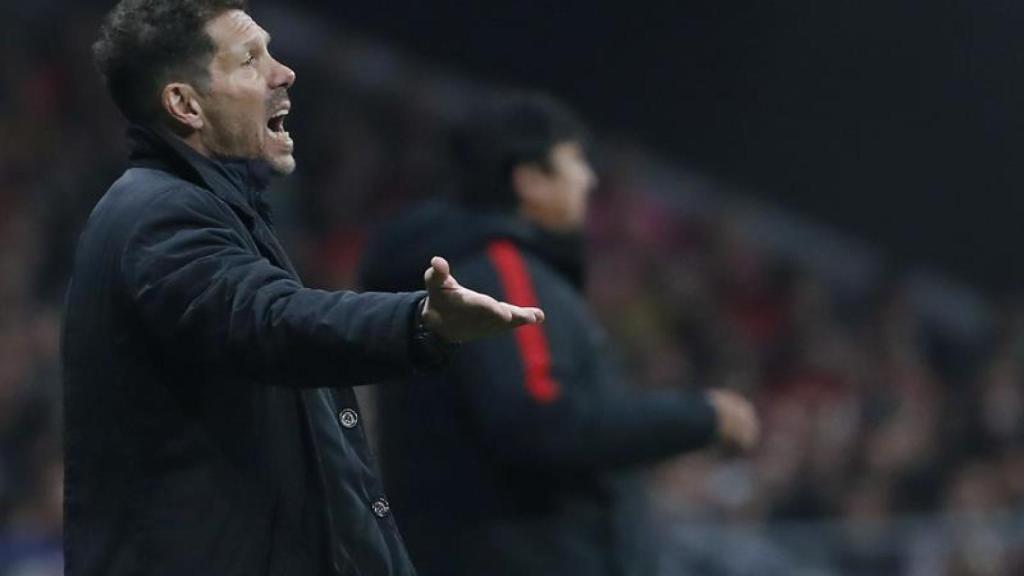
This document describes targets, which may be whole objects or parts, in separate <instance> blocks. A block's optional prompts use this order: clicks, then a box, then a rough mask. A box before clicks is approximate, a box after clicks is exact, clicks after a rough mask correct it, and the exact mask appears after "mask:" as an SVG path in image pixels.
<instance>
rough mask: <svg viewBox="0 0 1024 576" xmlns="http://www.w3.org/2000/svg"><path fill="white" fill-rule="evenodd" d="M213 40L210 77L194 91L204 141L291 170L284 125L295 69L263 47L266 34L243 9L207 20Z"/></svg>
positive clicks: (234, 154)
mask: <svg viewBox="0 0 1024 576" xmlns="http://www.w3.org/2000/svg"><path fill="white" fill-rule="evenodd" d="M206 33H207V34H209V36H210V38H211V39H212V40H213V43H214V46H215V52H214V55H213V58H212V59H211V61H210V65H209V72H210V82H209V86H208V89H207V90H204V91H202V92H201V93H200V95H199V96H198V98H199V101H200V104H201V106H202V115H203V126H202V128H201V129H200V130H199V132H200V137H201V139H202V142H203V145H204V147H205V148H206V149H208V150H209V151H210V152H212V153H214V154H218V155H222V156H231V157H236V158H249V159H262V160H265V161H266V162H267V163H268V164H270V166H271V167H272V168H273V169H274V171H275V172H277V173H279V174H290V173H291V172H292V171H293V170H295V158H294V157H293V156H292V150H293V149H294V144H293V142H292V139H291V137H290V136H289V135H288V132H286V131H285V129H284V119H285V115H287V114H288V110H289V109H290V108H291V102H290V101H289V100H288V92H287V90H288V88H289V87H290V86H291V85H292V84H293V83H294V82H295V72H293V71H292V70H291V69H289V68H288V67H287V66H285V65H283V64H281V63H280V62H278V61H277V60H274V58H273V57H271V56H270V53H269V52H268V51H267V44H268V43H269V42H270V36H269V35H268V34H267V32H266V31H264V30H263V28H260V26H259V24H257V23H256V22H255V21H253V19H252V18H250V17H249V15H248V14H246V13H245V12H242V11H241V10H230V11H227V12H225V13H223V14H221V15H220V16H218V17H216V18H214V19H213V20H210V21H209V22H208V23H207V24H206Z"/></svg>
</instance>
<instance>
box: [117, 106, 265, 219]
mask: <svg viewBox="0 0 1024 576" xmlns="http://www.w3.org/2000/svg"><path fill="white" fill-rule="evenodd" d="M128 138H129V140H131V154H130V156H129V159H130V160H131V163H132V165H133V166H141V167H147V168H157V169H160V170H164V171H166V172H170V173H171V174H174V175H176V176H178V177H180V178H184V179H185V180H188V181H189V182H192V183H193V184H196V185H197V186H201V187H203V188H206V189H208V190H210V191H211V192H213V193H214V194H215V195H216V196H217V197H219V198H220V199H221V200H223V201H225V202H227V203H228V204H229V205H231V206H232V207H234V208H236V209H238V210H239V211H241V212H242V213H243V214H245V215H247V216H249V217H250V218H254V217H256V215H257V214H259V215H260V216H262V217H263V218H264V219H265V220H269V217H270V211H269V205H267V203H266V202H265V201H264V200H263V190H264V189H266V187H267V185H268V184H269V183H270V178H271V175H272V170H271V169H270V166H268V165H267V164H266V162H262V161H259V160H246V159H239V158H216V159H214V158H208V157H206V156H203V155H202V154H200V153H199V152H196V151H195V150H193V149H192V147H190V146H189V145H188V144H185V143H184V142H183V141H182V140H181V139H180V138H177V137H176V136H174V135H172V134H170V133H168V132H167V131H166V130H163V129H159V128H150V127H148V126H141V125H137V124H136V125H132V126H131V127H130V128H129V129H128Z"/></svg>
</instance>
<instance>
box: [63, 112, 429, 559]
mask: <svg viewBox="0 0 1024 576" xmlns="http://www.w3.org/2000/svg"><path fill="white" fill-rule="evenodd" d="M133 137H134V139H135V149H134V151H133V155H132V159H133V166H132V167H131V168H130V169H128V170H127V171H126V172H125V173H124V175H123V176H122V177H121V178H120V179H119V180H118V181H117V182H115V183H114V185H113V186H111V188H110V190H109V191H108V192H107V193H106V195H105V196H104V197H103V198H102V199H101V200H100V201H99V203H98V204H97V206H96V208H95V209H94V211H93V213H92V215H91V217H90V218H89V221H88V223H87V225H86V226H85V229H84V231H83V232H82V235H81V237H80V239H79V243H78V249H77V255H76V259H75V264H74V273H73V274H74V275H73V279H72V284H71V287H70V289H69V294H68V300H67V312H66V320H65V332H64V343H63V357H64V374H65V377H64V420H65V446H64V450H65V485H64V486H65V492H64V494H65V530H64V536H65V562H66V570H67V574H69V575H72V576H129V575H131V576H137V575H140V574H146V575H167V576H201V575H207V574H209V575H217V576H266V575H273V576H305V575H321V574H331V575H335V574H345V575H348V574H363V575H370V576H380V575H389V574H396V575H409V574H413V573H414V570H413V568H412V566H411V564H410V563H409V560H408V556H407V554H406V552H405V549H404V547H403V545H402V542H401V539H400V538H399V536H398V533H397V531H396V529H395V525H394V521H393V518H392V516H391V512H390V507H389V504H388V503H387V500H386V499H385V498H384V493H383V489H382V486H381V484H380V482H379V481H378V479H377V477H376V475H375V472H374V469H373V464H372V462H371V458H370V456H369V453H368V450H367V445H366V440H365V437H364V434H363V430H362V428H363V425H362V422H360V420H359V412H358V410H359V408H358V406H357V405H356V400H355V396H354V394H353V392H352V390H351V389H350V388H349V387H350V386H354V385H357V384H364V383H369V382H371V381H374V380H378V379H381V378H384V377H387V376H394V375H395V374H401V373H405V372H406V371H407V370H408V369H409V367H410V364H411V361H410V355H411V352H412V351H411V350H410V339H411V332H412V328H413V320H414V314H415V310H416V307H417V305H418V303H419V301H420V299H421V298H422V297H423V294H422V293H410V294H397V295H396V294H354V293H350V292H325V291H320V290H312V289H307V288H305V287H303V286H302V284H301V283H300V281H299V279H298V277H297V276H296V273H295V271H294V269H293V268H292V266H291V264H290V263H289V261H288V258H287V256H286V255H285V254H284V252H283V251H282V249H281V246H280V245H279V244H278V241H277V240H276V238H275V235H274V232H273V230H272V229H271V227H270V225H269V224H268V221H267V219H266V218H265V213H264V211H263V209H262V207H263V204H262V202H261V201H260V199H259V192H258V190H259V188H260V187H261V184H262V181H263V180H264V179H263V177H262V175H261V171H260V170H259V167H258V165H256V164H250V163H243V162H236V161H227V160H225V161H212V160H210V159H207V158H205V157H203V156H201V155H199V154H197V153H195V152H194V151H192V150H191V149H190V148H188V147H187V146H185V145H184V143H182V142H181V141H179V140H177V139H175V138H173V137H169V136H168V137H165V136H161V135H158V134H157V133H155V132H152V131H149V130H147V129H140V128H134V129H133Z"/></svg>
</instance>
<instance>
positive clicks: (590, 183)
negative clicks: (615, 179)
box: [587, 163, 601, 192]
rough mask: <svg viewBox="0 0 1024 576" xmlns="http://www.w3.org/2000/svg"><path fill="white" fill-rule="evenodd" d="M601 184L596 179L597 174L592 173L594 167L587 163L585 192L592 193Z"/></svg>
mask: <svg viewBox="0 0 1024 576" xmlns="http://www.w3.org/2000/svg"><path fill="white" fill-rule="evenodd" d="M600 183H601V179H600V178H598V176H597V172H595V171H594V167H593V166H591V165H590V164H589V163H588V164H587V192H593V190H594V189H595V188H597V186H598V185H599V184H600Z"/></svg>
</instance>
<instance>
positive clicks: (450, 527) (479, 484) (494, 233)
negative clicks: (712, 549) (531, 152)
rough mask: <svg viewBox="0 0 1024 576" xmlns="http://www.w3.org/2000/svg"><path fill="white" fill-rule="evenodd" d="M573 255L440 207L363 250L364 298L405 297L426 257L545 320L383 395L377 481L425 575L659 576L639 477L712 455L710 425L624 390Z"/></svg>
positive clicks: (692, 396)
mask: <svg viewBox="0 0 1024 576" xmlns="http://www.w3.org/2000/svg"><path fill="white" fill-rule="evenodd" d="M580 246H581V245H580V243H579V242H578V241H574V239H572V238H567V237H554V236H550V235H545V234H543V233H541V232H540V231H539V230H537V229H536V228H533V227H530V226H529V225H527V224H526V223H525V222H524V221H522V220H518V219H515V218H511V217H502V216H498V215H484V214H472V213H466V212H461V211H459V210H457V209H453V208H451V207H446V206H444V205H441V204H427V205H425V206H422V207H420V208H418V209H416V210H414V211H412V212H411V213H409V214H407V215H406V216H404V217H402V218H400V219H398V220H396V221H393V222H392V223H389V225H387V226H386V227H385V228H383V229H382V230H381V231H379V232H378V233H377V235H376V236H375V237H374V239H373V240H372V241H371V243H370V245H369V250H368V253H367V254H366V257H365V258H366V264H365V265H364V269H363V281H364V285H365V286H367V287H370V288H373V289H400V288H402V287H408V286H412V285H414V283H415V282H416V279H417V278H418V276H419V274H418V272H417V270H416V268H415V266H413V263H414V262H416V261H419V260H420V259H421V258H422V257H423V254H430V253H434V252H436V253H439V254H445V255H446V256H448V257H449V259H450V260H451V262H452V265H453V271H454V273H455V275H456V276H457V277H458V278H459V281H460V283H462V284H463V285H465V286H467V287H469V288H472V289H475V290H481V291H483V292H486V293H490V294H494V295H495V296H497V297H500V298H503V299H506V300H507V301H510V302H512V303H515V304H520V305H537V304H539V305H540V306H541V307H542V308H543V309H544V311H545V314H546V316H547V320H546V321H545V323H544V324H543V325H541V326H534V327H524V328H520V329H519V330H517V331H515V332H514V333H512V334H508V335H505V336H501V337H498V338H494V339H490V340H487V341H480V342H474V343H469V344H465V345H463V347H462V349H461V350H460V354H459V355H458V357H457V358H456V359H455V360H454V362H453V364H452V365H451V367H450V371H449V372H448V373H446V374H442V375H435V376H421V377H415V378H413V379H412V380H411V381H410V382H408V383H406V384H404V385H400V386H385V387H383V388H380V389H379V391H380V393H381V398H380V403H379V406H380V409H381V426H382V446H381V459H382V464H383V474H384V481H385V485H386V486H387V488H388V492H389V494H391V496H392V498H393V500H394V502H395V505H396V510H397V512H396V515H397V518H398V523H399V526H400V527H401V529H402V533H403V535H404V537H405V539H406V542H407V544H408V546H409V551H410V554H411V555H412V557H413V561H414V562H415V563H416V565H417V568H418V570H419V572H420V574H421V575H422V576H441V575H448V576H469V575H477V574H487V575H490V576H496V575H497V576H501V575H509V576H512V575H515V576H527V575H529V576H542V575H545V574H551V575H553V576H554V575H558V576H591V575H593V576H604V575H609V576H610V575H649V574H652V573H653V572H654V571H655V570H656V569H655V567H654V562H655V559H656V549H655V548H656V547H655V546H654V539H655V538H654V535H653V534H651V533H650V527H651V526H650V523H649V519H648V516H647V509H646V501H645V498H644V495H645V494H644V492H645V488H644V482H643V481H642V478H641V472H642V469H643V465H644V464H649V463H653V462H655V461H657V460H659V459H663V458H666V457H669V456H671V455H674V454H679V453H681V452H684V451H687V450H690V449H694V448H698V447H702V446H705V445H707V444H708V443H710V442H711V441H712V440H713V437H714V430H715V424H716V422H715V416H714V412H713V410H712V409H711V407H710V406H709V404H708V403H707V401H706V399H705V398H704V397H703V396H702V395H699V394H697V393H694V392H687V391H684V390H683V389H682V388H680V389H678V390H659V391H653V390H649V391H641V390H638V389H635V388H630V387H628V386H627V385H626V377H625V376H624V375H623V374H622V373H621V372H620V371H619V369H618V368H617V366H616V363H615V362H613V360H612V357H613V356H614V355H613V353H612V352H611V351H610V350H609V346H608V342H607V339H606V335H605V333H604V331H603V329H602V328H601V327H600V326H599V325H598V323H597V321H596V319H595V318H594V315H593V313H592V312H591V311H590V310H589V308H588V306H587V304H586V302H585V300H584V298H583V296H582V293H581V290H580V284H581V282H580V279H581V278H582V266H581V258H580V256H579V254H580V252H581V250H580ZM385 256H388V257H385Z"/></svg>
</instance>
